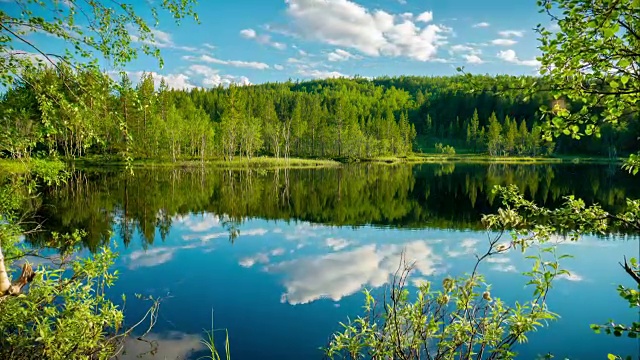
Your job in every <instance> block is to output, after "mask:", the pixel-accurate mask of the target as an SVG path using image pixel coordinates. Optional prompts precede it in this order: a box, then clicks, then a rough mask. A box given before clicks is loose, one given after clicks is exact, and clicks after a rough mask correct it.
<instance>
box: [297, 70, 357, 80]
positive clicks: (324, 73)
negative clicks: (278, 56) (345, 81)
mask: <svg viewBox="0 0 640 360" xmlns="http://www.w3.org/2000/svg"><path fill="white" fill-rule="evenodd" d="M297 73H298V74H299V75H302V76H304V77H310V78H314V79H329V78H341V77H349V76H348V75H346V74H343V73H341V72H339V71H329V70H320V69H302V68H301V69H298V71H297Z"/></svg>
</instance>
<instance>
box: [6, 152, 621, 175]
mask: <svg viewBox="0 0 640 360" xmlns="http://www.w3.org/2000/svg"><path fill="white" fill-rule="evenodd" d="M623 160H624V159H623V158H616V159H610V158H605V157H580V156H555V157H518V156H516V157H509V156H505V157H492V156H488V155H479V154H456V155H447V154H412V155H408V156H382V157H375V158H363V159H356V160H354V161H346V160H342V159H336V160H332V159H304V158H288V159H284V158H274V157H254V158H251V159H247V158H240V157H236V158H234V159H233V160H230V161H229V160H224V159H208V160H205V161H204V162H203V161H201V160H196V159H191V160H189V159H184V160H178V161H176V162H173V161H171V160H169V159H149V160H135V161H134V162H133V166H134V168H154V167H164V168H166V167H183V168H188V167H200V166H203V165H204V166H205V167H209V168H219V169H229V170H236V169H238V170H241V169H248V168H251V169H285V168H286V169H311V168H326V167H339V166H342V165H345V164H351V163H370V164H380V165H398V164H431V163H433V164H442V163H466V164H567V163H571V164H610V163H622V161H623ZM41 161H42V160H41ZM44 161H46V159H45V160H44ZM67 162H68V163H70V164H72V165H77V166H79V167H83V168H93V167H98V166H99V167H123V166H124V165H125V163H124V161H122V160H120V159H118V158H106V157H87V158H81V159H73V160H68V161H67ZM31 166H32V165H31V164H30V162H29V161H25V160H12V159H0V171H3V172H12V173H16V172H18V173H21V172H26V171H28V170H29V169H30V168H31Z"/></svg>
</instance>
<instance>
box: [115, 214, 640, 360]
mask: <svg viewBox="0 0 640 360" xmlns="http://www.w3.org/2000/svg"><path fill="white" fill-rule="evenodd" d="M214 218H216V216H215V215H213V214H204V215H202V214H194V215H190V216H182V217H181V218H178V217H176V218H175V219H173V224H174V225H173V227H172V229H171V232H170V235H169V236H168V237H167V240H166V242H165V244H163V245H162V246H158V247H153V248H150V249H147V250H145V249H144V248H143V246H142V245H141V244H140V243H138V242H137V241H134V242H132V245H131V247H130V248H129V249H127V250H125V251H124V252H123V254H122V255H123V256H122V257H121V260H120V263H119V264H118V267H122V268H125V267H126V268H129V270H127V271H123V272H122V276H121V281H120V282H118V285H117V287H116V288H115V289H114V290H113V293H114V294H120V293H122V292H124V293H131V292H140V291H141V289H140V288H139V285H140V284H144V286H145V287H146V289H143V290H144V291H143V292H144V293H145V294H152V295H163V294H167V293H170V294H171V298H170V299H168V300H167V301H166V302H165V303H163V307H162V310H161V317H160V319H159V321H158V323H157V325H156V328H155V330H156V331H159V332H161V333H162V332H167V331H180V332H184V333H186V334H198V333H202V329H204V328H208V326H209V323H210V318H209V317H208V314H210V313H211V309H214V310H215V312H216V327H224V328H229V331H230V333H231V343H232V354H233V358H234V359H253V358H261V359H300V358H305V359H306V358H309V359H313V358H321V354H320V352H319V351H318V348H319V347H321V346H323V345H324V344H325V343H326V341H327V338H328V336H329V335H330V334H331V333H332V332H333V331H335V330H338V329H339V325H338V323H339V322H340V321H344V320H346V318H347V317H351V318H353V317H354V316H356V315H357V314H359V313H360V311H361V306H362V294H361V291H362V290H363V289H364V288H370V289H374V290H375V291H381V289H382V288H383V287H384V285H386V284H388V283H389V281H390V280H391V278H392V275H393V274H394V273H395V271H396V270H397V268H398V265H399V263H400V254H401V252H402V251H403V250H404V251H405V254H406V258H407V260H409V261H415V262H416V267H417V271H416V272H415V273H414V274H412V275H411V277H410V279H409V281H410V284H412V285H417V284H420V283H422V282H424V281H434V282H435V283H436V284H439V283H440V282H441V281H442V278H443V277H444V276H445V275H447V274H450V275H454V276H455V275H461V274H463V273H465V272H468V271H470V270H471V266H472V264H473V263H474V262H473V260H474V258H475V255H476V254H478V253H481V252H482V251H483V250H485V249H486V246H487V234H486V233H484V232H477V231H451V230H438V229H414V230H407V229H393V228H380V227H372V226H364V227H359V228H351V227H336V226H330V225H319V224H311V223H307V222H285V221H267V220H262V219H245V220H244V222H243V223H242V225H241V226H240V227H239V231H240V235H239V236H238V238H237V239H236V242H235V243H234V244H231V243H230V242H229V241H228V240H227V238H225V237H223V236H216V237H213V238H211V239H209V240H208V241H205V242H201V241H200V240H198V239H200V238H202V237H207V236H208V235H211V234H218V233H222V232H223V231H221V230H222V229H223V226H222V224H221V222H215V221H214V222H210V223H209V224H210V226H206V230H204V228H205V226H200V225H199V224H201V223H203V222H205V221H210V220H211V219H214ZM142 236H143V234H142V233H136V234H134V239H137V238H141V237H142ZM198 237H200V238H198ZM553 241H555V242H557V243H558V245H557V246H558V252H559V254H564V253H570V254H572V255H574V256H575V258H572V259H566V260H565V261H564V265H565V267H566V268H567V269H568V270H569V271H570V275H568V276H565V277H563V278H561V279H559V280H558V281H557V283H556V287H555V288H554V289H553V290H552V292H551V293H550V295H549V304H550V306H551V309H552V311H555V312H558V313H559V314H560V315H561V316H562V318H561V319H560V320H559V321H557V322H554V323H552V324H551V326H550V327H549V328H547V329H544V330H542V331H540V332H538V333H535V334H533V335H532V336H531V342H530V343H529V344H523V345H521V346H518V347H517V350H518V351H519V352H520V353H521V355H522V358H534V357H535V355H537V354H546V353H547V352H552V353H553V354H555V355H556V357H560V358H563V356H569V357H570V358H594V357H596V356H595V355H594V354H596V355H598V356H597V357H604V356H606V353H607V352H608V351H611V350H612V349H616V350H619V351H620V352H624V353H629V354H636V355H637V341H635V340H630V339H617V338H613V337H606V336H600V335H595V334H593V333H592V332H591V330H590V329H589V324H591V323H593V322H599V321H606V319H608V318H610V317H611V318H615V319H634V316H636V315H637V313H635V312H634V311H633V309H628V307H627V306H626V304H624V301H621V300H620V299H619V298H618V297H617V294H616V292H615V287H616V285H617V284H618V283H622V284H625V283H626V282H627V281H628V278H627V277H626V276H625V274H624V272H622V271H620V269H619V267H618V265H617V262H618V261H619V259H620V258H621V257H622V255H623V254H628V253H633V252H635V251H637V243H636V242H635V241H624V239H619V240H617V241H615V242H613V241H607V240H603V239H599V238H595V237H586V238H584V239H582V240H581V241H579V242H567V241H566V240H564V239H563V238H560V237H557V238H554V239H553ZM156 249H160V250H157V251H156ZM141 254H148V258H149V259H158V261H157V262H156V263H153V266H151V264H150V263H148V262H146V259H147V258H146V257H144V256H142V257H141ZM164 254H171V255H170V256H168V255H164ZM143 259H145V260H143ZM594 259H597V261H594ZM136 262H139V263H140V264H143V265H140V264H138V265H137V266H136V265H135V264H136ZM530 268H531V260H529V259H525V258H524V256H523V255H522V254H521V253H519V252H518V251H510V252H507V253H504V254H501V255H499V256H496V257H493V258H491V259H490V260H489V261H487V263H486V264H484V265H483V266H482V267H481V269H480V270H481V272H482V273H484V274H485V275H486V276H487V280H488V282H489V283H491V284H492V294H493V295H494V297H495V296H497V297H502V298H503V299H504V300H505V301H507V302H509V303H513V302H514V301H517V300H518V301H523V300H526V299H527V298H528V297H529V296H530V294H531V292H532V290H533V289H530V288H527V287H524V284H525V282H526V281H525V277H523V276H522V275H521V273H522V272H523V271H526V270H528V269H530ZM376 289H377V290H376ZM576 299H582V300H580V301H576ZM136 311H138V310H134V311H133V313H132V314H129V315H131V316H132V318H136V316H135V314H136ZM556 339H563V341H562V342H558V341H556ZM576 341H581V344H583V345H581V347H580V348H576V347H574V346H572V345H571V344H574V343H575V342H576ZM160 345H162V342H161V343H160ZM168 351H169V352H163V350H162V346H160V348H159V351H158V356H159V358H165V356H166V358H168V356H167V354H168V355H169V356H173V353H172V352H171V351H173V349H169V350H168ZM600 355H602V356H600ZM186 358H193V359H195V358H197V356H196V355H193V356H191V355H189V356H186Z"/></svg>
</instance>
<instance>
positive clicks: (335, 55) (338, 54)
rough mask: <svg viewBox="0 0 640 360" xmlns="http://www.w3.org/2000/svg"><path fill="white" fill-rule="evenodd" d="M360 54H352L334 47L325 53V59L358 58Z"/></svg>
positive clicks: (344, 59) (345, 59)
mask: <svg viewBox="0 0 640 360" xmlns="http://www.w3.org/2000/svg"><path fill="white" fill-rule="evenodd" d="M360 58H361V57H360V56H357V55H353V54H352V53H350V52H348V51H345V50H342V49H335V50H334V51H332V52H330V53H329V55H327V60H329V61H347V60H349V59H360Z"/></svg>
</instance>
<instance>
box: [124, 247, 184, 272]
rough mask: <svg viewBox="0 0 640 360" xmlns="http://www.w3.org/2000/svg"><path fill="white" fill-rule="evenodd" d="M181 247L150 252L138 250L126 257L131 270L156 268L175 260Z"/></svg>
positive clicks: (160, 248) (154, 249)
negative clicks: (175, 255)
mask: <svg viewBox="0 0 640 360" xmlns="http://www.w3.org/2000/svg"><path fill="white" fill-rule="evenodd" d="M179 249H180V248H179V247H156V248H152V249H149V250H136V251H134V252H132V253H131V254H129V256H127V257H126V261H127V263H128V264H129V265H128V268H129V269H137V268H142V267H154V266H158V265H162V264H164V263H166V262H169V261H171V259H173V255H174V254H175V253H176V251H178V250H179Z"/></svg>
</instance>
